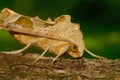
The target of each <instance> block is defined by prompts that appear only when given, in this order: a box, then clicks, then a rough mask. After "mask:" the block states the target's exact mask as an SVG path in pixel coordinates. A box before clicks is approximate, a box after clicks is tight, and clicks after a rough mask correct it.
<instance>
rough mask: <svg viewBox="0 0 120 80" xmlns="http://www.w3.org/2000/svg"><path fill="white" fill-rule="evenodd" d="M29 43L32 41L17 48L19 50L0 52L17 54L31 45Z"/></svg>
mask: <svg viewBox="0 0 120 80" xmlns="http://www.w3.org/2000/svg"><path fill="white" fill-rule="evenodd" d="M31 44H32V43H29V44H27V45H26V46H25V47H24V48H22V49H19V50H15V51H0V52H2V53H5V54H18V53H21V52H23V51H25V50H26V49H28V48H29V47H30V46H31Z"/></svg>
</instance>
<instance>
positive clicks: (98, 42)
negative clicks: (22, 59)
mask: <svg viewBox="0 0 120 80" xmlns="http://www.w3.org/2000/svg"><path fill="white" fill-rule="evenodd" d="M4 7H8V8H10V9H12V10H14V11H16V12H18V13H20V14H24V15H27V16H31V17H34V16H36V15H37V16H39V17H40V18H41V19H47V18H48V17H51V18H52V19H55V18H56V17H58V16H60V15H64V14H69V15H71V16H72V22H74V23H79V24H80V26H81V30H82V32H83V34H84V41H85V44H86V48H88V49H89V50H90V51H92V52H94V53H95V54H98V55H101V56H104V57H107V58H111V59H117V58H120V0H0V10H2V9H3V8H4ZM23 46H24V45H22V44H20V43H19V42H17V41H16V40H15V39H14V38H13V37H12V36H11V35H9V33H8V32H7V31H5V30H0V51H1V50H8V51H9V50H16V49H20V48H22V47H23ZM27 51H28V52H39V53H41V51H39V49H38V48H37V49H36V48H32V49H29V50H27ZM27 51H26V52H27ZM84 57H90V56H89V55H88V54H86V53H85V54H84Z"/></svg>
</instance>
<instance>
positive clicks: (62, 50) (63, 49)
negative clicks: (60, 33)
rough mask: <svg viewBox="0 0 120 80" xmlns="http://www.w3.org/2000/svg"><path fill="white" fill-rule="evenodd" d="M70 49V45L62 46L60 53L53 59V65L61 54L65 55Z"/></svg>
mask: <svg viewBox="0 0 120 80" xmlns="http://www.w3.org/2000/svg"><path fill="white" fill-rule="evenodd" d="M68 49H69V46H65V47H63V48H61V49H60V51H59V54H58V55H57V56H56V57H55V58H54V59H53V60H52V62H51V66H52V65H53V63H54V62H55V61H56V60H57V58H58V57H60V56H61V55H63V54H64V53H65V52H66V51H67V50H68Z"/></svg>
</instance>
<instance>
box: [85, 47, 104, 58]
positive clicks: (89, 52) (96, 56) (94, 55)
mask: <svg viewBox="0 0 120 80" xmlns="http://www.w3.org/2000/svg"><path fill="white" fill-rule="evenodd" d="M85 51H86V52H87V53H88V54H90V55H91V56H93V57H95V58H100V59H105V58H104V57H102V56H99V55H96V54H94V53H92V52H91V51H89V50H88V49H87V48H85Z"/></svg>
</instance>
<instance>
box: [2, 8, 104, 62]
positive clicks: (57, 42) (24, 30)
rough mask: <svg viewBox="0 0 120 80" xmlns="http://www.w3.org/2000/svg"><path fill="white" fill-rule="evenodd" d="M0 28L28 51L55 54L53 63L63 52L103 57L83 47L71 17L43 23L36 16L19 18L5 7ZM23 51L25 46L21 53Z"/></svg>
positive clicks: (75, 56)
mask: <svg viewBox="0 0 120 80" xmlns="http://www.w3.org/2000/svg"><path fill="white" fill-rule="evenodd" d="M0 29H3V30H8V31H9V32H10V34H11V35H12V36H13V37H14V38H15V39H16V40H18V41H19V42H20V43H22V44H25V45H27V48H28V47H29V46H31V45H33V46H36V47H39V48H42V49H43V50H45V52H43V54H42V55H44V54H45V53H46V52H47V51H48V52H53V53H55V54H56V55H57V56H56V57H55V58H54V60H53V62H54V61H55V60H56V59H57V58H58V57H59V56H61V55H62V54H64V53H68V54H70V55H71V56H72V57H74V58H78V57H81V56H82V55H83V53H84V51H87V52H88V53H89V54H91V55H92V56H94V57H97V58H102V57H101V56H98V55H95V54H93V53H91V52H90V51H89V50H87V49H86V48H85V44H84V41H83V35H82V32H81V31H80V26H79V24H76V23H72V22H71V16H70V15H62V16H60V17H57V18H56V19H55V20H53V21H52V20H51V19H50V18H49V19H48V20H42V19H40V18H39V17H29V16H25V15H21V14H18V13H16V12H14V11H12V10H10V9H8V8H4V9H3V10H2V11H1V12H0ZM25 49H26V47H25V48H24V49H23V50H20V51H24V50H25ZM4 53H7V52H4ZM8 53H9V52H8ZM13 53H14V51H13ZM37 60H39V58H38V59H37ZM37 60H36V61H37Z"/></svg>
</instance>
